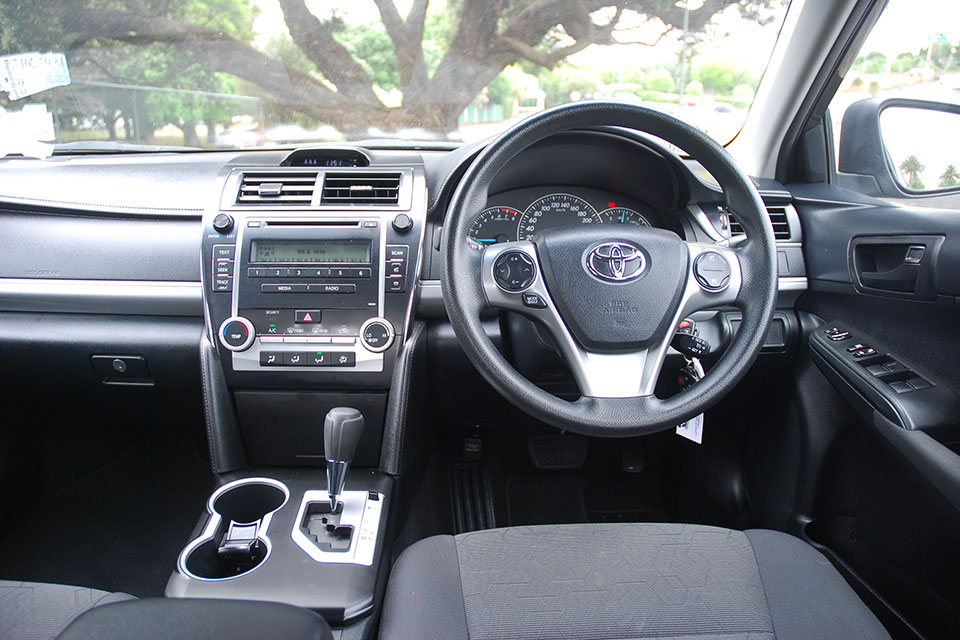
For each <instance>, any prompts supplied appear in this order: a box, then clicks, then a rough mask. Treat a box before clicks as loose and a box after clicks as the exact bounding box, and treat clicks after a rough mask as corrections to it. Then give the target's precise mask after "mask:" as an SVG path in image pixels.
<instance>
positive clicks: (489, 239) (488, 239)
mask: <svg viewBox="0 0 960 640" xmlns="http://www.w3.org/2000/svg"><path fill="white" fill-rule="evenodd" d="M474 240H476V241H477V242H490V243H496V242H497V239H496V238H474Z"/></svg>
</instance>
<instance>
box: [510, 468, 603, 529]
mask: <svg viewBox="0 0 960 640" xmlns="http://www.w3.org/2000/svg"><path fill="white" fill-rule="evenodd" d="M507 516H508V518H509V520H510V525H511V526H516V525H528V524H568V523H573V522H587V506H586V503H585V501H584V497H583V483H582V482H580V480H579V479H577V478H574V477H572V476H541V477H521V476H515V477H513V478H510V479H509V480H507Z"/></svg>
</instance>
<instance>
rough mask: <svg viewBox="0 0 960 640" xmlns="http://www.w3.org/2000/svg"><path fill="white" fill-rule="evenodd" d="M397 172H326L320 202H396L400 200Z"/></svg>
mask: <svg viewBox="0 0 960 640" xmlns="http://www.w3.org/2000/svg"><path fill="white" fill-rule="evenodd" d="M400 176H401V174H400V173H399V172H398V173H390V172H381V173H359V172H358V173H339V172H336V173H333V172H331V173H327V174H326V176H325V177H324V180H323V193H322V194H321V196H320V204H338V205H343V204H397V202H399V200H400Z"/></svg>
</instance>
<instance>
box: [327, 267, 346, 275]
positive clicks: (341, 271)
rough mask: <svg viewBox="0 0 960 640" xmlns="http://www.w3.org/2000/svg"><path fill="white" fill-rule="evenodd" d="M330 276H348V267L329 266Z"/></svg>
mask: <svg viewBox="0 0 960 640" xmlns="http://www.w3.org/2000/svg"><path fill="white" fill-rule="evenodd" d="M329 277H331V278H349V277H350V269H345V268H343V267H330V276H329Z"/></svg>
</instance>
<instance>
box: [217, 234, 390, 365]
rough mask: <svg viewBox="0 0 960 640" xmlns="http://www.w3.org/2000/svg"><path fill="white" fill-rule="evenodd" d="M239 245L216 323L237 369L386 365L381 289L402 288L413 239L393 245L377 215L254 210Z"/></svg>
mask: <svg viewBox="0 0 960 640" xmlns="http://www.w3.org/2000/svg"><path fill="white" fill-rule="evenodd" d="M235 254H236V255H235V256H234V259H232V260H229V264H230V268H229V269H224V271H225V272H226V271H231V270H232V287H231V288H232V302H231V315H230V317H229V318H227V319H226V320H224V321H223V322H222V323H221V325H220V328H219V338H220V342H221V344H222V345H223V346H224V347H225V348H226V349H228V350H230V351H232V352H233V354H232V355H233V368H234V370H236V371H263V370H291V369H295V370H298V371H301V372H302V371H303V369H304V368H314V369H323V370H325V371H330V370H338V369H342V370H350V371H381V370H382V368H383V352H384V351H386V349H387V348H389V346H390V345H391V344H392V342H393V339H394V327H393V326H392V324H391V323H390V322H388V321H387V320H386V319H384V318H383V315H384V298H385V296H387V295H388V294H390V293H403V292H405V291H406V281H405V278H406V276H407V273H406V271H407V264H406V261H407V257H408V255H409V246H408V245H387V244H386V233H385V230H384V228H383V221H382V219H381V218H380V217H379V216H373V215H371V216H369V217H366V216H358V217H349V218H347V217H343V218H326V217H324V218H320V219H306V220H305V219H303V218H288V217H279V216H278V217H273V216H263V217H262V218H259V219H258V218H250V219H248V220H247V221H246V225H244V226H243V227H242V228H241V229H239V232H238V234H237V244H236V249H235ZM220 259H221V260H223V261H224V262H226V261H227V258H220ZM215 268H216V267H215Z"/></svg>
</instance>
